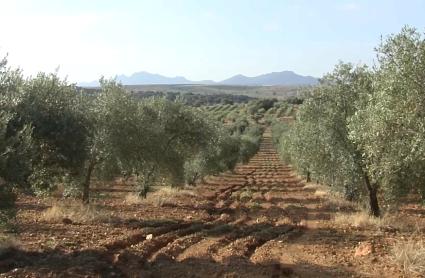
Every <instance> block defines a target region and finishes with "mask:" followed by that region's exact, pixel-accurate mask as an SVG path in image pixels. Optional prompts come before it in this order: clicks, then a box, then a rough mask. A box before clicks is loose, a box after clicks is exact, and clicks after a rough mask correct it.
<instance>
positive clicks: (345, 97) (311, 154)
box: [279, 63, 371, 198]
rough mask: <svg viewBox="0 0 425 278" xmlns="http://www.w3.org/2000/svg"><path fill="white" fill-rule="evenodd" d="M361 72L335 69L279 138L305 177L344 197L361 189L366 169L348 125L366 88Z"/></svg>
mask: <svg viewBox="0 0 425 278" xmlns="http://www.w3.org/2000/svg"><path fill="white" fill-rule="evenodd" d="M370 76H371V74H370V72H369V71H368V69H367V68H366V67H354V66H353V65H351V64H342V63H341V64H339V65H338V66H337V67H336V68H335V70H334V72H333V73H331V74H328V75H326V76H325V77H324V78H323V79H322V82H321V85H320V86H318V87H316V88H313V89H312V90H311V91H310V93H309V95H308V96H307V97H306V99H305V101H304V103H303V104H302V105H301V106H300V108H299V111H298V114H297V119H296V121H295V123H294V124H292V126H291V128H290V130H289V131H287V132H283V135H282V138H280V140H279V143H280V149H281V153H282V154H283V156H284V158H286V159H290V161H291V162H292V163H293V164H294V165H295V166H296V168H297V169H299V171H301V172H302V173H304V174H307V173H310V174H311V175H312V176H313V178H314V179H316V180H319V181H321V182H324V183H327V184H330V185H332V186H333V187H334V188H335V189H336V190H339V191H343V192H345V193H346V194H347V197H350V198H353V197H357V198H358V197H359V196H349V195H350V194H352V193H353V192H360V191H361V189H362V188H363V187H364V181H363V178H364V175H365V170H366V169H365V165H364V160H363V157H362V156H361V153H360V152H359V151H358V147H357V146H356V144H355V143H354V142H353V141H352V140H351V139H350V138H349V130H348V123H349V121H350V119H351V117H352V115H354V113H355V111H356V106H357V103H358V102H359V101H360V100H361V99H362V98H363V97H364V95H368V94H369V92H370V89H371V77H370Z"/></svg>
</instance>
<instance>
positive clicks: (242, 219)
mask: <svg viewBox="0 0 425 278" xmlns="http://www.w3.org/2000/svg"><path fill="white" fill-rule="evenodd" d="M304 185H305V184H304V181H302V180H301V179H300V178H299V177H297V176H296V175H295V174H294V172H293V171H292V169H291V167H289V166H287V165H284V164H283V163H282V162H281V161H280V160H279V158H278V155H277V153H276V151H275V149H274V148H273V146H272V142H271V138H270V134H269V133H268V132H266V133H265V135H264V139H263V141H262V143H261V147H260V150H259V152H258V154H257V155H255V156H254V157H253V158H252V159H251V160H250V162H249V163H248V164H246V165H239V166H237V167H236V169H235V170H234V172H232V173H230V172H229V173H223V174H221V175H219V176H213V177H209V178H207V179H206V180H205V183H203V184H199V185H198V186H197V187H196V189H195V191H196V192H197V194H196V195H194V196H190V195H187V196H180V197H179V198H177V199H176V200H174V201H173V202H168V203H164V204H163V205H162V206H159V207H158V206H157V205H155V204H149V203H144V204H137V205H127V204H125V203H124V202H123V194H125V193H120V192H112V193H108V194H109V195H108V197H107V198H99V199H98V200H96V203H97V204H99V205H101V206H102V207H104V208H105V209H107V210H108V211H110V212H111V213H112V215H113V217H112V219H111V220H109V221H105V222H103V223H102V222H101V223H96V224H80V223H77V222H75V221H72V222H73V223H72V224H69V223H68V224H65V223H62V222H61V223H47V222H45V221H42V220H41V219H40V214H41V213H42V211H43V210H45V209H46V208H47V207H48V206H49V202H48V201H45V200H44V201H43V200H39V199H36V198H30V197H21V198H20V199H19V201H18V208H19V212H18V218H17V222H18V223H19V224H18V228H19V233H18V237H17V238H18V240H19V241H20V243H21V246H20V247H19V248H18V249H15V250H10V251H9V252H7V253H5V254H0V273H1V274H0V277H403V272H402V271H401V269H400V267H399V266H397V265H396V264H395V263H394V262H393V261H392V260H391V254H390V245H391V244H392V242H393V241H394V239H395V238H399V237H402V236H406V234H403V233H402V232H399V231H394V230H392V229H389V230H388V231H382V230H376V229H371V230H367V229H360V228H359V229H356V228H349V227H348V228H347V227H344V228H342V227H338V226H337V225H335V224H334V221H333V218H334V215H335V213H336V211H337V210H338V209H342V210H344V209H346V210H349V209H350V208H338V209H337V208H334V207H331V206H329V202H328V201H327V199H326V196H325V197H321V196H316V195H315V194H314V190H312V189H305V188H304ZM118 188H119V187H118ZM115 191H120V190H119V189H117V190H115ZM123 191H125V190H123ZM415 217H416V218H417V219H420V218H421V217H423V213H419V215H416V216H415ZM147 237H148V238H149V239H147ZM359 243H367V244H371V245H372V246H373V248H374V250H373V252H372V253H371V254H369V255H365V256H359V257H355V256H354V253H355V250H356V247H357V246H358V245H359Z"/></svg>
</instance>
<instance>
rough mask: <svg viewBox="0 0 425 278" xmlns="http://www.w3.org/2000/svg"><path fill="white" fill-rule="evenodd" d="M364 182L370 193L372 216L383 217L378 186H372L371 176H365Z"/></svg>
mask: <svg viewBox="0 0 425 278" xmlns="http://www.w3.org/2000/svg"><path fill="white" fill-rule="evenodd" d="M364 180H365V184H366V188H367V190H368V192H369V206H370V214H372V215H373V216H375V217H380V216H381V210H380V208H379V203H378V196H377V193H378V187H377V186H376V184H371V183H370V179H369V176H368V175H367V174H364Z"/></svg>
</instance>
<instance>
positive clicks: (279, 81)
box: [78, 70, 318, 87]
mask: <svg viewBox="0 0 425 278" xmlns="http://www.w3.org/2000/svg"><path fill="white" fill-rule="evenodd" d="M116 79H117V80H118V81H119V82H121V83H122V84H123V85H177V84H203V85H235V86H236V85H245V86H279V85H280V86H297V85H316V84H317V83H318V79H317V78H315V77H312V76H308V75H307V76H305V75H300V74H297V73H295V72H293V71H288V70H285V71H280V72H270V73H265V74H261V75H257V76H252V77H250V76H246V75H243V74H237V75H234V76H232V77H230V78H227V79H224V80H222V81H219V82H216V81H213V80H201V81H191V80H188V79H186V78H185V77H183V76H175V77H167V76H164V75H161V74H156V73H149V72H146V71H139V72H135V73H133V74H131V75H130V76H127V75H124V74H121V75H117V76H116ZM78 85H79V86H82V87H97V86H99V82H97V81H92V82H81V83H78Z"/></svg>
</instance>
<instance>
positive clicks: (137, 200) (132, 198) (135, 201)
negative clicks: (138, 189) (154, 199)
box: [124, 193, 143, 205]
mask: <svg viewBox="0 0 425 278" xmlns="http://www.w3.org/2000/svg"><path fill="white" fill-rule="evenodd" d="M124 202H125V203H126V204H127V205H139V204H142V203H143V198H142V197H140V196H139V195H138V194H137V193H128V194H127V195H125V197H124Z"/></svg>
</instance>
